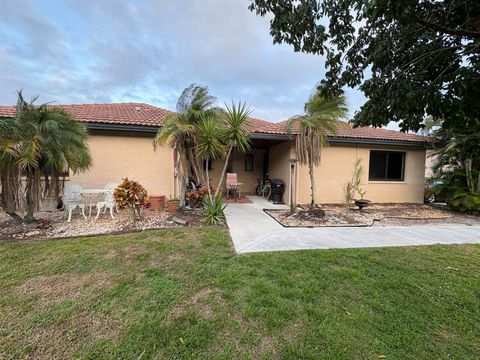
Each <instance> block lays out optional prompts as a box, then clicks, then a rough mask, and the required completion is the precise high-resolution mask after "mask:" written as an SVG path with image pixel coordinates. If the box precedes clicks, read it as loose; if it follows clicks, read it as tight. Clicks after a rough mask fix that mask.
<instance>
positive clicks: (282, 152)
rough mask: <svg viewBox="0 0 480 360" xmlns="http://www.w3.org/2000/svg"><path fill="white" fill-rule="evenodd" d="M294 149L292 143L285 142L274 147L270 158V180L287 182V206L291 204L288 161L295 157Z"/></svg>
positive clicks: (285, 200)
mask: <svg viewBox="0 0 480 360" xmlns="http://www.w3.org/2000/svg"><path fill="white" fill-rule="evenodd" d="M292 147H293V142H292V141H285V142H283V143H280V144H278V145H275V146H272V147H271V148H270V150H269V157H268V158H269V159H268V162H269V169H268V170H269V172H268V175H269V177H270V179H274V178H279V179H282V180H283V181H285V193H284V195H283V201H284V202H285V204H289V203H290V187H291V184H290V162H289V161H288V160H289V159H290V158H291V157H292V156H293V148H292Z"/></svg>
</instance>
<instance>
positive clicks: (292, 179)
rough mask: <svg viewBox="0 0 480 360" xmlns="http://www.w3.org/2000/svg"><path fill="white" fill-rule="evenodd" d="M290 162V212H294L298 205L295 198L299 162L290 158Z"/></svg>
mask: <svg viewBox="0 0 480 360" xmlns="http://www.w3.org/2000/svg"><path fill="white" fill-rule="evenodd" d="M288 162H289V163H290V212H291V213H292V214H293V213H294V211H295V208H296V206H297V204H296V199H295V196H296V191H295V190H296V189H295V187H296V185H297V184H296V181H295V179H296V176H295V175H296V171H295V170H296V166H295V165H296V163H297V159H289V160H288Z"/></svg>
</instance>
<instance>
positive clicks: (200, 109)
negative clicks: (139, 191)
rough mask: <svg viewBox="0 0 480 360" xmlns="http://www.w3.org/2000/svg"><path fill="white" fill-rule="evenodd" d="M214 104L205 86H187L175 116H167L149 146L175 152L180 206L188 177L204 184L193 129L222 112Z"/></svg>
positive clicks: (195, 133) (178, 103) (213, 99)
mask: <svg viewBox="0 0 480 360" xmlns="http://www.w3.org/2000/svg"><path fill="white" fill-rule="evenodd" d="M215 100H216V98H215V97H214V96H212V95H210V94H209V93H208V88H207V87H205V86H200V85H197V84H191V85H190V86H188V87H187V88H185V89H184V90H183V92H182V94H181V95H180V97H179V99H178V101H177V112H176V113H172V114H170V115H169V116H167V118H166V119H165V123H164V125H163V126H162V127H161V128H160V129H159V130H158V133H157V135H156V137H155V139H154V142H153V144H154V147H155V148H156V147H157V146H158V145H163V144H168V145H170V146H171V147H172V148H174V149H176V151H177V155H178V156H177V159H178V164H177V165H178V170H179V174H178V175H179V183H180V187H181V188H180V194H179V195H180V201H181V202H182V203H181V205H183V202H184V201H185V196H184V195H185V190H186V183H187V180H188V179H189V178H190V177H192V178H194V179H195V181H196V182H197V184H202V183H204V182H205V177H204V175H203V174H204V173H203V171H202V170H201V163H200V161H199V158H198V157H197V156H196V155H195V147H196V145H197V127H198V124H199V123H200V122H201V120H202V118H203V117H205V116H216V115H219V114H221V113H222V112H223V111H222V109H220V108H218V107H215V106H214V103H215Z"/></svg>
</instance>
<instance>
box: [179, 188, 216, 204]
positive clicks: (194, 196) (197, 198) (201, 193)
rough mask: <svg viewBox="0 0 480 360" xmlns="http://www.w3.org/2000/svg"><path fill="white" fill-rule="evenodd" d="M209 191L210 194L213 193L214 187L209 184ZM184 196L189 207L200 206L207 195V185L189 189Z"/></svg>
mask: <svg viewBox="0 0 480 360" xmlns="http://www.w3.org/2000/svg"><path fill="white" fill-rule="evenodd" d="M210 191H211V193H212V194H213V193H215V187H214V186H212V185H210ZM185 196H186V198H187V204H188V205H189V206H190V207H192V208H197V207H200V206H201V205H202V204H203V203H204V199H205V197H207V196H208V188H207V185H202V186H200V187H199V188H198V189H197V190H196V191H189V192H187V194H186V195H185Z"/></svg>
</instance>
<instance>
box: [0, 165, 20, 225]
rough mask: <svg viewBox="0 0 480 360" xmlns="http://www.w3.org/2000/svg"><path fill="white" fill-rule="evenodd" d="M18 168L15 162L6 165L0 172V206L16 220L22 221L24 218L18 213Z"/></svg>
mask: <svg viewBox="0 0 480 360" xmlns="http://www.w3.org/2000/svg"><path fill="white" fill-rule="evenodd" d="M18 183H19V173H18V168H17V167H16V166H15V165H13V164H7V165H5V167H4V169H3V170H2V172H1V173H0V187H1V189H2V192H1V193H0V206H1V207H2V208H3V210H4V211H5V213H6V214H7V215H9V216H10V217H12V218H13V219H14V220H15V221H16V222H22V218H21V217H20V216H19V215H18V214H17V208H18V204H19V203H18Z"/></svg>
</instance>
